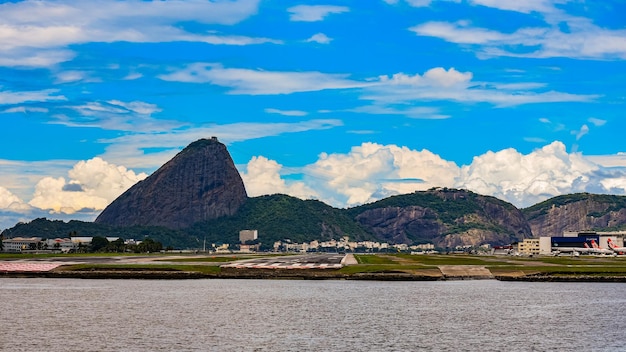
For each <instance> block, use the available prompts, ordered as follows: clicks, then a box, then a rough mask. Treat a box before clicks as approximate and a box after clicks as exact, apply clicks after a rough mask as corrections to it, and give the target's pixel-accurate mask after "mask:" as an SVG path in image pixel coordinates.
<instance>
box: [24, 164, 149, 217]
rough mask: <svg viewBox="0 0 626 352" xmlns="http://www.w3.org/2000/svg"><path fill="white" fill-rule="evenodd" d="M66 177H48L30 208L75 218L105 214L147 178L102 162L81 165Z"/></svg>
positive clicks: (76, 166)
mask: <svg viewBox="0 0 626 352" xmlns="http://www.w3.org/2000/svg"><path fill="white" fill-rule="evenodd" d="M68 176H69V181H66V179H65V178H64V177H58V178H54V177H45V178H43V179H42V180H40V181H39V182H38V183H37V185H36V187H35V193H34V195H33V198H32V199H31V200H30V202H29V204H30V205H31V206H33V207H36V208H39V209H49V210H51V211H53V212H56V213H65V214H73V213H75V212H78V211H81V210H82V209H95V210H102V209H104V208H105V207H106V206H107V205H108V204H109V203H110V202H112V201H113V200H114V199H115V198H117V197H118V196H119V195H120V194H122V193H123V192H124V191H125V190H127V189H128V188H130V187H131V186H132V185H134V184H135V183H137V182H138V181H140V180H142V179H144V178H145V177H146V176H147V175H146V174H143V173H141V174H135V172H133V171H132V170H127V169H126V168H125V167H123V166H117V165H113V164H109V163H108V162H106V161H104V160H103V159H101V158H93V159H90V160H87V161H80V162H78V163H77V164H76V165H74V167H73V168H72V169H71V170H70V171H69V172H68Z"/></svg>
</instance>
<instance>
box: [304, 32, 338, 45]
mask: <svg viewBox="0 0 626 352" xmlns="http://www.w3.org/2000/svg"><path fill="white" fill-rule="evenodd" d="M306 41H307V42H314V43H319V44H328V43H330V42H331V41H332V38H329V37H327V36H326V34H324V33H317V34H314V35H313V36H311V38H309V39H307V40H306Z"/></svg>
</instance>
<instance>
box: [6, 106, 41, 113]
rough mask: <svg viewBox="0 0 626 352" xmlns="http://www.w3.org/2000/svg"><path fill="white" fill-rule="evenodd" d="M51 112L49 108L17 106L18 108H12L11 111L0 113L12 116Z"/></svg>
mask: <svg viewBox="0 0 626 352" xmlns="http://www.w3.org/2000/svg"><path fill="white" fill-rule="evenodd" d="M48 111H49V110H48V109H47V108H38V107H33V106H16V107H12V108H9V109H6V110H4V111H0V113H6V114H10V113H19V112H21V113H25V114H26V113H31V112H33V113H47V112H48Z"/></svg>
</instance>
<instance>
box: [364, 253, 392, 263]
mask: <svg viewBox="0 0 626 352" xmlns="http://www.w3.org/2000/svg"><path fill="white" fill-rule="evenodd" d="M354 258H356V261H357V262H358V263H359V264H398V262H397V261H395V260H391V259H390V258H389V257H388V256H382V255H363V254H355V255H354Z"/></svg>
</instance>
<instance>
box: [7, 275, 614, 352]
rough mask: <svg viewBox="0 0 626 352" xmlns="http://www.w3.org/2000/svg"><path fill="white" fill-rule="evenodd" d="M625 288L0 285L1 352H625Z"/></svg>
mask: <svg viewBox="0 0 626 352" xmlns="http://www.w3.org/2000/svg"><path fill="white" fill-rule="evenodd" d="M625 307H626V284H623V283H522V282H499V281H495V280H477V281H444V282H380V281H342V280H329V281H306V280H180V281H178V280H175V281H152V280H80V279H16V278H2V279H0V317H1V318H2V319H1V324H2V326H1V328H0V350H1V351H351V352H354V351H571V350H581V351H624V350H626V345H625V343H626V341H625V339H624V338H623V337H624V331H626V308H625Z"/></svg>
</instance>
